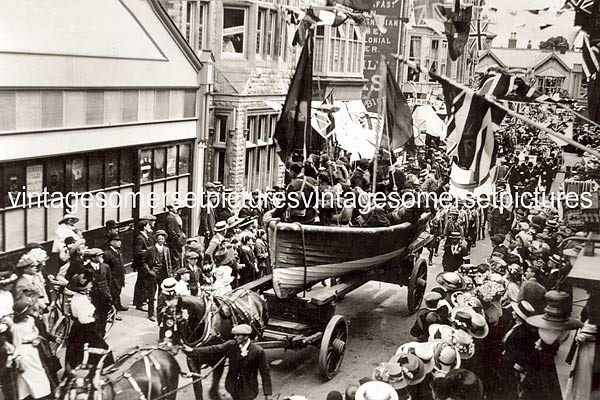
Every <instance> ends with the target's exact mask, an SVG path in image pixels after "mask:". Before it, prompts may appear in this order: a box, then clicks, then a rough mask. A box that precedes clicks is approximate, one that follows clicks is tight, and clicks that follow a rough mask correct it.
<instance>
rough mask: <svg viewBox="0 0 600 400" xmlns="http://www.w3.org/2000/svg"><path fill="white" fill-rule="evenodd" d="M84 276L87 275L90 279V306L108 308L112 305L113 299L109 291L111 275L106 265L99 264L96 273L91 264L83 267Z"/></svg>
mask: <svg viewBox="0 0 600 400" xmlns="http://www.w3.org/2000/svg"><path fill="white" fill-rule="evenodd" d="M83 269H84V274H89V275H90V276H91V277H92V281H93V285H92V291H91V293H90V298H91V299H92V304H93V305H94V306H95V307H96V308H97V309H98V308H102V309H104V308H108V307H110V305H112V302H113V298H112V295H111V291H110V282H112V274H111V273H110V268H109V267H108V265H106V264H104V263H102V264H100V266H99V268H98V271H96V270H95V269H94V267H93V266H92V264H91V263H88V264H85V265H84V266H83Z"/></svg>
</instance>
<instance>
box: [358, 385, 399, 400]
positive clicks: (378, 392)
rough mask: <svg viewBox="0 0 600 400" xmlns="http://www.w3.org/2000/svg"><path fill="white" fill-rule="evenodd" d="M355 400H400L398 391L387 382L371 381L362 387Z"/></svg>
mask: <svg viewBox="0 0 600 400" xmlns="http://www.w3.org/2000/svg"><path fill="white" fill-rule="evenodd" d="M354 399H355V400H398V393H397V392H396V390H395V389H394V388H393V387H392V386H390V385H388V384H387V383H385V382H380V381H369V382H366V383H363V384H362V385H360V387H359V388H358V389H357V390H356V393H355V395H354Z"/></svg>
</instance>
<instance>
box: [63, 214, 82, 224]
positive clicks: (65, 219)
mask: <svg viewBox="0 0 600 400" xmlns="http://www.w3.org/2000/svg"><path fill="white" fill-rule="evenodd" d="M68 219H74V220H75V223H77V222H79V217H76V216H74V215H73V214H65V215H63V217H62V219H61V220H60V221H58V223H59V224H62V223H63V222H66V221H67V220H68Z"/></svg>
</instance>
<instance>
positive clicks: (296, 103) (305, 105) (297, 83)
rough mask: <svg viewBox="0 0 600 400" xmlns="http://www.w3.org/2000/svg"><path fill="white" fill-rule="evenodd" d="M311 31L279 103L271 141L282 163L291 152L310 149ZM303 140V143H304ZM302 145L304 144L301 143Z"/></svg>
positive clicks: (310, 30)
mask: <svg viewBox="0 0 600 400" xmlns="http://www.w3.org/2000/svg"><path fill="white" fill-rule="evenodd" d="M312 35H313V30H312V29H309V31H308V35H307V38H306V39H307V40H306V41H305V42H304V47H303V48H302V52H301V53H300V59H299V60H298V65H297V66H296V71H295V72H294V77H293V78H292V81H291V82H290V87H289V89H288V93H287V95H286V97H285V102H284V103H283V109H282V110H281V115H280V116H279V119H278V120H277V125H276V127H275V134H274V136H273V141H274V142H275V144H276V146H277V153H278V154H279V157H280V158H281V161H283V162H284V163H285V162H286V161H287V158H288V156H289V155H290V154H291V152H292V150H294V149H302V148H304V146H308V147H307V148H310V137H311V133H312V132H311V129H312V128H311V125H310V117H311V110H310V103H311V101H312V72H313V71H312V69H313V39H312ZM305 136H306V139H305ZM305 142H306V143H305Z"/></svg>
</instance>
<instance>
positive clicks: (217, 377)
mask: <svg viewBox="0 0 600 400" xmlns="http://www.w3.org/2000/svg"><path fill="white" fill-rule="evenodd" d="M224 370H225V363H221V364H219V365H217V366H216V367H215V369H214V370H213V373H212V386H211V387H210V392H209V394H210V398H211V399H212V400H219V399H220V398H221V397H220V396H219V382H220V381H221V377H222V376H223V371H224Z"/></svg>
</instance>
